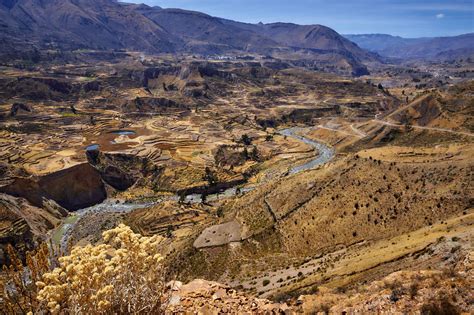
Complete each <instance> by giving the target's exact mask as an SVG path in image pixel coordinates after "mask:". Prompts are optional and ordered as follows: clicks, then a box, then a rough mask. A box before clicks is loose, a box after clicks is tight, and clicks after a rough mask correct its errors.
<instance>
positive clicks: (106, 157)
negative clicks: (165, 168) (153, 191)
mask: <svg viewBox="0 0 474 315" xmlns="http://www.w3.org/2000/svg"><path fill="white" fill-rule="evenodd" d="M87 159H88V161H89V163H90V165H92V166H93V168H94V169H95V170H97V172H98V173H99V175H100V176H101V178H102V180H103V181H104V182H105V183H107V184H108V185H110V186H111V187H113V188H114V189H116V190H119V191H124V190H127V189H128V188H130V187H131V186H133V185H134V184H135V183H136V182H137V181H138V180H139V179H142V178H147V177H149V178H150V179H153V178H154V177H156V176H158V175H159V174H161V170H162V169H161V168H160V167H158V166H157V165H155V164H154V163H153V162H151V161H150V160H149V159H146V158H141V157H138V156H135V155H131V154H125V153H105V152H100V151H98V150H96V151H88V152H87Z"/></svg>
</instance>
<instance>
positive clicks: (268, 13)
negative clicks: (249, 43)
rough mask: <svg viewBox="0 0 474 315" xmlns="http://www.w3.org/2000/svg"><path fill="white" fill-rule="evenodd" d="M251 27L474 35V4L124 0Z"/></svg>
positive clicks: (463, 0) (469, 0)
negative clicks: (302, 26)
mask: <svg viewBox="0 0 474 315" xmlns="http://www.w3.org/2000/svg"><path fill="white" fill-rule="evenodd" d="M123 1H126V2H135V3H146V4H148V5H158V6H161V7H163V8H182V9H189V10H196V11H201V12H204V13H208V14H210V15H213V16H219V17H224V18H228V19H233V20H238V21H243V22H250V23H258V22H260V21H261V22H264V23H270V22H293V23H299V24H323V25H326V26H329V27H332V28H334V29H335V30H336V31H338V32H339V33H342V34H364V33H387V34H392V35H399V36H403V37H422V36H450V35H458V34H463V33H470V32H474V0H345V1H343V0H123Z"/></svg>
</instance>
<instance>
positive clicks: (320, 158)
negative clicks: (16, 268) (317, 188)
mask: <svg viewBox="0 0 474 315" xmlns="http://www.w3.org/2000/svg"><path fill="white" fill-rule="evenodd" d="M308 130H309V128H301V127H292V128H287V129H283V130H280V131H279V132H278V133H279V134H281V135H283V136H286V137H291V138H294V139H297V140H299V141H302V142H304V143H306V144H308V145H310V146H312V147H313V148H314V151H315V154H316V157H315V158H314V159H311V160H310V161H308V162H306V163H304V164H302V165H298V166H294V167H293V168H290V169H289V171H288V175H294V174H298V173H301V172H303V171H307V170H310V169H312V168H315V167H317V166H319V165H323V164H326V163H327V162H329V161H331V160H332V158H333V157H334V150H333V149H332V148H331V147H329V146H327V145H325V144H323V143H321V142H318V141H315V140H311V139H308V138H306V137H304V136H303V135H302V134H303V133H304V132H306V131H308ZM255 188H256V187H243V188H237V187H232V188H229V189H226V190H224V191H222V192H221V193H219V194H212V195H208V196H207V197H206V201H213V200H218V199H222V198H229V197H233V196H236V195H237V194H239V193H246V192H249V191H252V190H254V189H255ZM166 199H167V200H170V199H171V200H176V201H177V200H179V196H177V195H176V196H170V197H168V198H166ZM160 202H162V201H157V202H153V203H152V202H149V203H119V202H114V201H110V200H107V201H105V202H103V203H101V204H98V205H95V206H92V207H89V208H85V209H81V210H78V211H76V212H74V214H73V215H72V216H71V217H70V218H68V219H66V221H65V223H64V224H63V225H61V226H60V227H59V228H58V229H57V230H56V232H55V233H54V234H53V240H56V241H58V242H59V244H60V248H61V250H62V251H63V252H65V251H66V249H67V243H68V240H69V237H70V236H71V233H72V231H73V229H74V227H75V225H76V223H77V222H78V221H79V220H80V219H81V218H82V217H84V216H85V215H87V214H91V213H98V212H108V213H128V212H131V211H133V210H136V209H142V208H147V207H150V206H152V205H154V204H157V203H160ZM185 202H188V203H200V202H202V195H201V194H191V195H188V196H186V198H185Z"/></svg>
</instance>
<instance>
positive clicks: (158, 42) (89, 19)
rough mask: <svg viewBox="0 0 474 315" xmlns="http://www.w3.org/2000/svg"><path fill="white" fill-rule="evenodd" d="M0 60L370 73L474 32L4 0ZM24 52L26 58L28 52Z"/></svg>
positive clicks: (448, 49)
mask: <svg viewBox="0 0 474 315" xmlns="http://www.w3.org/2000/svg"><path fill="white" fill-rule="evenodd" d="M0 40H1V42H2V45H1V46H0V58H1V59H2V60H9V59H16V58H18V57H19V56H23V55H25V54H27V56H28V57H27V59H29V58H30V57H29V56H30V55H31V53H29V52H31V51H32V50H33V51H36V50H45V49H46V50H50V49H53V50H61V51H62V50H70V51H73V50H78V49H92V50H129V51H141V52H147V53H153V54H156V53H192V54H201V55H218V54H229V53H237V54H248V53H258V54H260V55H268V56H272V57H276V58H280V59H286V60H294V62H296V63H298V64H301V65H304V66H306V67H307V66H309V67H311V68H314V69H323V70H329V71H333V72H340V71H342V72H344V71H345V72H347V71H349V72H351V73H352V74H353V75H364V74H367V73H368V71H367V68H366V66H365V64H367V63H368V62H377V61H381V60H382V59H381V56H380V55H382V56H386V57H399V58H441V57H442V58H449V57H452V56H453V55H456V56H458V55H459V56H465V55H466V54H468V55H470V54H471V53H472V50H473V49H474V48H473V47H474V34H467V35H462V36H458V37H451V38H432V39H404V38H400V37H394V36H390V35H379V34H375V35H347V36H346V37H344V36H341V35H340V34H338V33H337V32H336V31H334V30H332V29H331V28H328V27H326V26H322V25H298V24H292V23H271V24H263V23H258V24H249V23H241V22H237V21H231V20H227V19H222V18H218V17H213V16H210V15H207V14H204V13H200V12H195V11H187V10H181V9H163V8H161V7H158V6H153V7H152V6H148V5H145V4H130V3H123V2H119V1H116V0H0ZM22 58H23V57H22Z"/></svg>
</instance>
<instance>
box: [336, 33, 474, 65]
mask: <svg viewBox="0 0 474 315" xmlns="http://www.w3.org/2000/svg"><path fill="white" fill-rule="evenodd" d="M344 36H345V37H346V38H347V39H349V40H351V41H353V42H354V43H356V44H357V45H358V46H360V47H361V48H364V49H367V50H369V51H372V52H375V53H378V54H380V55H382V56H386V57H392V58H401V59H429V60H436V59H438V60H443V59H456V58H466V57H470V56H473V55H474V33H469V34H463V35H459V36H452V37H424V38H403V37H399V36H392V35H387V34H361V35H344Z"/></svg>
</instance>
